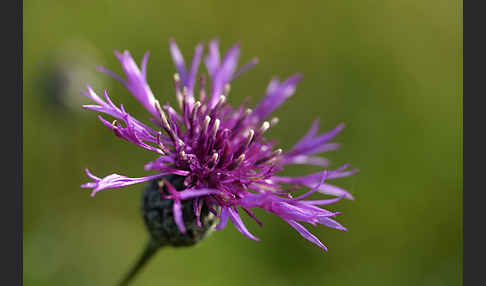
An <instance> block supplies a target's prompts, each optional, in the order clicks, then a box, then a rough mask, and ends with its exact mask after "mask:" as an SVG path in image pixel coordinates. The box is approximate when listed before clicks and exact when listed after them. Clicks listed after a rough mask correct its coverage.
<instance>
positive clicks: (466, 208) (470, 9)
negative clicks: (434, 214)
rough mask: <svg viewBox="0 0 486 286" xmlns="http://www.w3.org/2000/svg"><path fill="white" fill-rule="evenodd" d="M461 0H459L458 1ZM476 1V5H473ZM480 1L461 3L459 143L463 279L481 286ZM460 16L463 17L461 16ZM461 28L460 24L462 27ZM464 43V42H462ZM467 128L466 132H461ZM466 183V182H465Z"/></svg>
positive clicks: (483, 47)
mask: <svg viewBox="0 0 486 286" xmlns="http://www.w3.org/2000/svg"><path fill="white" fill-rule="evenodd" d="M458 1H460V0H458ZM473 3H474V4H476V5H473ZM479 3H480V2H473V1H470V2H467V5H464V8H463V11H464V13H463V15H466V17H464V20H463V23H464V24H463V27H464V29H463V37H464V38H467V44H463V51H464V50H465V51H466V52H463V67H464V71H463V78H464V87H463V91H464V94H466V96H464V100H463V102H464V103H463V106H464V109H463V110H464V116H463V120H464V123H467V124H468V125H467V126H466V125H464V127H463V133H467V134H469V135H468V136H469V137H467V138H468V139H467V141H466V143H465V146H466V148H464V145H462V147H463V148H462V150H461V151H462V153H463V163H464V165H463V174H464V175H463V178H464V177H465V178H466V179H467V180H466V181H464V183H463V185H464V189H465V191H464V192H463V194H464V195H463V202H464V204H463V241H465V242H467V243H464V242H463V245H462V248H463V281H464V284H466V285H482V284H484V282H480V281H484V272H485V270H484V264H485V262H484V259H485V257H486V245H485V243H486V236H485V235H484V234H483V230H484V226H485V223H484V218H485V217H486V215H485V210H486V206H485V203H486V190H485V185H484V178H485V177H486V176H485V167H484V165H485V162H486V156H485V154H486V153H485V147H486V140H485V139H484V136H483V135H484V132H485V127H484V126H485V123H486V120H485V116H484V115H485V105H484V104H481V102H480V100H481V99H484V98H485V96H486V92H485V91H486V89H485V84H484V82H485V72H484V67H485V66H486V58H485V51H486V44H485V43H484V38H485V37H484V26H485V23H484V15H483V14H484V9H481V8H480V6H479V5H478V4H479ZM463 15H462V16H463ZM463 27H460V28H461V29H462V28H463ZM463 42H464V41H463ZM464 131H467V132H464ZM466 183H467V184H466Z"/></svg>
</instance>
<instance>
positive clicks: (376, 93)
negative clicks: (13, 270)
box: [23, 0, 462, 286]
mask: <svg viewBox="0 0 486 286" xmlns="http://www.w3.org/2000/svg"><path fill="white" fill-rule="evenodd" d="M23 3H24V26H23V28H24V50H23V51H24V97H23V98H24V99H23V102H24V106H23V116H24V117H23V120H24V126H23V139H24V143H23V144H24V146H23V147H24V148H23V150H24V151H23V158H24V162H23V163H24V164H23V168H24V177H23V178H24V182H23V198H24V199H23V219H24V220H23V229H24V235H23V249H24V250H23V253H24V256H23V262H24V268H23V269H24V272H23V273H24V283H25V285H114V282H116V281H118V280H119V279H120V277H121V276H122V274H124V273H125V271H127V270H128V268H129V266H130V265H131V264H132V263H133V261H134V259H135V258H136V257H137V256H138V254H139V252H140V251H141V249H142V247H143V245H144V243H145V242H146V240H147V234H146V232H145V229H144V225H143V223H142V219H141V217H140V213H139V206H140V196H141V188H142V186H140V185H138V186H133V187H129V188H126V189H123V190H119V191H111V192H110V191H107V192H103V193H100V194H99V195H97V196H96V198H90V197H89V191H87V190H84V189H80V187H79V185H80V184H82V183H84V182H86V181H88V179H87V177H86V176H85V175H84V171H83V170H84V168H85V167H89V168H90V169H91V170H92V171H93V172H94V173H95V174H97V175H100V176H104V175H107V174H109V173H112V172H117V173H120V174H125V175H128V176H143V175H144V174H146V173H145V171H144V170H143V164H144V162H146V161H148V160H152V159H153V158H154V157H153V154H152V153H151V152H144V150H142V149H140V148H137V147H134V146H132V145H131V144H129V143H127V142H124V141H122V140H119V139H118V138H116V137H115V136H113V134H112V133H110V132H109V131H108V130H107V129H106V128H105V127H104V126H103V125H102V124H101V123H100V122H99V121H98V120H97V119H96V114H95V113H94V112H91V111H83V110H81V107H80V104H81V103H89V100H88V99H86V98H83V97H82V96H81V95H79V89H80V88H82V85H83V84H85V82H89V83H91V84H92V85H93V86H94V87H95V89H96V91H97V92H98V93H101V92H102V90H103V88H107V89H108V92H109V94H110V95H111V97H112V99H113V100H114V101H115V103H124V104H125V106H126V108H127V109H128V110H129V111H130V112H131V113H132V114H133V115H134V116H136V117H138V118H139V119H142V120H145V119H147V117H148V116H147V115H148V114H147V113H146V112H144V110H143V109H142V108H141V107H140V106H139V105H138V104H137V102H136V101H135V100H134V99H133V98H132V97H131V96H130V95H129V93H128V92H127V91H126V90H125V89H124V88H123V87H122V86H121V85H120V84H118V83H117V82H115V81H114V80H112V79H111V78H109V77H108V76H106V75H104V74H102V73H98V72H96V71H95V66H96V65H104V66H106V67H108V68H109V69H112V70H114V71H115V72H117V73H121V69H120V67H119V64H118V62H117V61H116V58H115V57H114V56H113V50H123V49H128V50H130V51H131V53H132V55H133V56H134V57H135V59H136V60H137V62H140V60H141V58H142V56H143V53H144V52H145V51H146V50H150V51H151V56H150V60H149V65H148V80H149V83H150V85H151V87H152V90H153V91H154V93H155V95H156V96H157V97H158V98H159V99H161V100H162V101H165V100H169V101H170V102H172V103H174V102H175V99H174V95H173V94H174V93H173V90H172V83H171V77H172V74H173V73H174V71H175V70H174V68H173V65H172V61H171V58H170V55H169V50H168V39H169V38H170V37H174V38H175V39H176V40H177V43H178V44H179V47H180V48H181V50H182V52H183V54H184V55H185V56H186V59H187V58H188V57H192V52H193V49H194V46H195V45H196V44H197V43H198V42H204V43H207V42H208V40H210V39H211V38H213V37H216V36H217V37H219V38H220V39H221V46H222V48H223V49H225V50H226V49H227V48H229V47H230V46H231V45H232V44H233V43H234V42H235V41H241V44H242V58H241V61H240V63H243V62H245V61H247V60H250V59H251V58H252V57H253V56H257V57H258V58H259V59H260V64H258V65H257V66H256V67H255V68H254V69H253V70H251V71H250V72H249V73H247V74H245V75H243V76H242V77H241V78H239V79H238V80H236V81H235V82H234V83H233V85H232V92H231V94H230V99H229V100H230V102H231V103H232V104H235V105H236V104H239V103H241V102H242V100H243V99H244V98H245V97H247V96H250V97H251V98H252V103H256V102H257V100H258V99H260V98H261V97H262V96H263V94H264V91H265V88H266V86H267V84H268V82H269V81H270V79H271V77H272V76H274V75H278V76H280V77H287V76H289V75H291V74H292V73H294V72H301V73H302V74H303V75H304V80H303V81H302V82H301V83H300V84H299V86H298V88H297V92H296V94H295V95H294V96H293V97H292V98H290V99H289V100H288V101H287V102H286V104H284V105H283V107H282V108H280V109H279V110H278V111H277V112H276V115H277V116H279V117H280V119H281V121H280V123H279V124H278V125H277V126H276V127H275V128H273V130H271V133H270V134H271V136H272V137H275V138H278V139H279V145H280V146H282V147H283V148H289V147H290V146H291V145H292V144H293V143H294V142H296V140H298V139H299V138H300V137H301V136H302V135H303V134H304V133H305V131H306V130H307V128H308V127H309V126H310V124H311V123H312V121H313V120H314V119H315V118H318V117H319V118H321V123H322V126H321V131H324V130H328V129H330V128H332V127H334V126H335V125H336V124H338V123H339V122H343V121H344V122H346V124H347V128H346V129H345V130H344V132H342V134H340V135H339V136H338V137H337V140H336V141H337V142H340V143H342V148H341V149H340V150H339V151H338V152H332V153H327V154H325V155H326V156H328V157H329V158H330V159H332V160H333V164H332V167H337V166H339V165H340V164H342V163H346V162H350V163H351V164H352V165H353V166H355V167H357V168H359V169H360V170H361V172H360V173H359V174H358V175H355V176H353V177H351V178H346V179H343V180H340V181H336V183H337V184H338V185H339V186H343V187H346V188H348V189H349V190H350V191H351V192H352V194H353V195H354V196H355V197H356V199H355V200H354V201H342V202H339V203H338V204H336V205H333V206H332V207H331V208H332V209H333V210H339V211H342V212H343V214H342V215H341V216H340V218H339V221H340V222H342V223H343V224H344V225H345V226H346V227H348V228H349V232H347V233H346V232H339V231H335V230H333V229H328V228H325V227H320V228H311V230H312V232H313V233H315V234H316V235H317V236H318V237H319V238H320V239H321V240H322V241H323V242H324V243H325V244H326V245H327V246H328V248H329V251H328V252H322V251H321V250H320V249H319V248H317V247H316V246H314V245H313V244H311V243H309V242H308V241H306V240H304V239H302V238H301V237H300V236H299V235H298V233H297V232H296V231H295V230H293V229H292V228H291V227H290V226H288V225H286V224H285V223H284V222H282V221H281V220H280V219H279V218H278V217H274V216H271V215H267V214H266V213H263V212H258V216H259V217H260V218H261V220H262V221H263V222H264V225H265V226H264V227H263V228H259V227H258V226H257V225H256V224H254V223H253V222H249V221H248V220H245V221H247V222H248V224H247V225H248V226H249V228H250V230H251V231H252V232H253V233H254V234H256V235H257V236H258V237H259V238H260V239H261V241H260V242H254V241H252V240H249V239H247V238H245V237H243V236H242V235H240V234H239V233H238V231H237V230H235V228H234V227H232V226H229V227H227V228H226V229H225V230H224V231H221V232H216V233H214V234H213V235H211V236H210V237H208V238H207V239H206V240H205V241H203V242H202V243H201V244H199V245H197V246H196V247H194V248H187V249H166V250H164V251H162V252H160V253H158V255H157V256H156V257H155V258H154V259H153V260H152V261H151V262H150V264H149V265H148V267H146V269H145V270H144V272H142V273H141V275H140V276H139V277H138V279H137V280H136V282H135V283H134V285H334V286H338V285H360V286H364V285H374V286H377V285H394V286H398V285H429V286H430V285H458V284H462V283H461V279H462V270H461V268H462V223H461V221H462V176H461V175H460V174H461V173H462V149H461V148H462V128H461V126H462V92H461V89H462V58H461V56H460V52H462V34H461V33H462V28H461V29H459V28H458V24H459V23H461V26H462V20H461V19H460V18H458V15H460V14H462V12H461V9H462V3H461V2H457V1H449V0H447V1H444V0H441V1H439V0H433V1H419V0H411V1H404V0H398V1H300V2H298V1H253V0H252V1H238V2H237V1H182V0H179V1H155V0H154V1H113V0H101V1H100V0H96V1H95V0H87V1H54V0H42V1H41V0H24V2H23ZM458 11H459V13H458ZM56 68H57V70H58V73H57V74H58V75H61V76H65V77H68V78H70V79H71V82H70V83H69V85H68V86H65V87H63V88H64V89H62V88H61V90H62V91H64V92H63V94H65V95H66V96H67V95H71V97H68V98H70V99H68V100H67V101H66V102H64V103H62V104H61V103H59V102H58V103H55V100H52V93H53V89H52V88H48V87H49V86H50V85H52V82H49V80H50V79H51V80H52V79H53V76H52V71H53V70H56ZM46 87H47V88H46ZM73 90H74V91H73ZM72 94H74V96H72ZM315 170H316V169H315V168H301V167H299V168H290V169H288V170H286V171H285V173H286V174H288V175H297V174H305V173H306V172H310V171H315Z"/></svg>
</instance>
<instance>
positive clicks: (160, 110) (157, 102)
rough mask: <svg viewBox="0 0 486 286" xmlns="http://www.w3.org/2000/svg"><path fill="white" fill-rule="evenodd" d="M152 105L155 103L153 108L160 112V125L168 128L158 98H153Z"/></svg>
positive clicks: (167, 122)
mask: <svg viewBox="0 0 486 286" xmlns="http://www.w3.org/2000/svg"><path fill="white" fill-rule="evenodd" d="M154 105H155V108H156V109H157V111H158V112H159V114H160V119H161V122H162V127H164V128H166V129H169V130H170V125H169V121H167V117H166V116H165V112H164V111H163V110H162V107H160V103H159V101H158V100H155V103H154Z"/></svg>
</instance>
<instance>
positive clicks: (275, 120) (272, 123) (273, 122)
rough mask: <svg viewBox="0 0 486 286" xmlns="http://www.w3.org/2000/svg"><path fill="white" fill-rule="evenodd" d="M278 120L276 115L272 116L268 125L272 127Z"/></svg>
mask: <svg viewBox="0 0 486 286" xmlns="http://www.w3.org/2000/svg"><path fill="white" fill-rule="evenodd" d="M279 121H280V120H279V119H278V117H274V118H272V120H270V127H273V126H275V125H277V123H278V122H279Z"/></svg>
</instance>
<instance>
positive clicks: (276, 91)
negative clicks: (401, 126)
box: [82, 40, 357, 249]
mask: <svg viewBox="0 0 486 286" xmlns="http://www.w3.org/2000/svg"><path fill="white" fill-rule="evenodd" d="M170 51H171V54H172V58H173V60H174V64H175V67H176V70H177V73H176V74H175V76H174V85H175V94H176V98H177V102H178V105H179V106H178V108H179V111H176V110H175V109H174V108H172V107H171V106H169V105H167V104H164V105H162V104H161V103H160V102H159V101H158V100H157V99H156V98H155V97H154V94H153V93H152V91H151V89H150V87H149V85H148V83H147V80H146V72H147V62H148V55H149V54H148V53H146V54H145V56H144V57H143V60H142V63H141V66H140V68H139V67H138V66H137V64H136V63H135V61H134V60H133V58H132V57H131V55H130V53H129V52H128V51H125V52H123V53H119V52H116V53H115V55H116V56H117V57H118V59H119V61H120V63H121V65H122V68H123V71H124V73H125V78H123V77H120V76H118V75H116V74H114V73H112V72H111V71H109V70H107V69H105V68H100V70H101V71H103V72H105V73H107V74H108V75H110V76H112V77H113V78H115V79H117V80H119V81H120V82H121V83H122V84H124V85H125V87H126V88H127V89H128V90H129V91H130V92H131V94H132V95H133V96H134V97H135V99H137V100H138V101H139V102H140V103H141V104H142V105H143V106H144V107H145V109H147V111H148V112H149V114H150V115H151V116H152V118H150V121H151V125H150V126H149V125H148V124H144V123H142V122H140V121H138V120H137V119H135V118H134V117H132V116H131V115H130V114H128V113H127V111H126V110H125V109H124V107H123V105H120V107H118V106H117V105H115V104H114V103H113V102H112V101H111V99H110V98H109V96H108V94H107V92H106V91H105V92H104V99H102V98H101V97H99V96H98V95H97V94H96V93H95V92H94V91H93V90H92V89H91V88H90V87H89V86H88V88H87V91H86V92H85V93H84V94H85V95H86V96H88V97H89V98H90V99H92V100H93V101H94V102H95V103H96V105H85V106H84V107H85V108H87V109H91V110H95V111H98V112H101V113H104V114H107V115H109V116H111V117H114V118H115V119H116V120H115V121H113V122H110V121H107V120H105V119H104V118H103V117H101V116H99V119H100V120H101V121H102V122H103V124H105V125H106V126H107V127H108V128H109V129H111V130H112V131H113V133H114V134H115V135H116V136H117V137H120V138H122V139H125V140H127V141H130V142H132V143H134V144H135V145H137V146H139V147H141V148H144V149H147V150H149V151H152V152H154V153H155V156H157V158H156V159H155V160H154V161H152V162H148V163H146V164H145V170H147V171H153V172H154V173H155V174H152V175H149V176H145V177H139V178H129V177H125V176H122V175H118V174H111V175H109V176H106V177H104V178H99V177H96V176H94V175H92V174H91V173H90V172H89V171H88V170H86V173H87V174H88V176H89V177H90V178H91V179H92V180H93V181H92V182H89V183H86V184H84V185H82V187H84V188H91V189H93V191H92V193H91V196H94V195H95V194H96V193H97V192H99V191H102V190H105V189H114V188H120V187H124V186H129V185H133V184H138V183H142V182H147V181H152V183H153V184H155V183H157V184H159V183H160V194H157V196H159V195H160V198H161V199H163V200H170V201H171V208H172V212H171V215H173V220H174V221H173V224H174V225H176V226H177V230H178V231H179V232H180V234H185V233H186V232H187V231H188V230H187V227H188V226H187V225H186V224H188V223H191V224H192V222H188V221H187V220H186V219H184V215H185V214H184V209H186V208H187V205H188V203H189V204H191V205H192V206H193V208H190V209H191V210H192V213H193V215H194V218H195V222H194V224H193V225H192V226H191V227H190V228H191V229H194V227H202V225H204V223H201V217H203V216H202V215H201V213H202V212H206V213H207V214H212V215H213V216H214V217H217V218H218V219H219V223H218V224H217V226H216V229H217V230H221V229H223V228H224V227H225V226H226V225H227V223H228V220H229V221H231V222H232V224H233V225H234V226H235V227H236V228H237V229H238V230H239V231H240V232H241V233H242V234H244V235H245V236H247V237H248V238H251V239H253V240H258V238H256V237H255V236H254V235H253V234H251V233H250V231H249V230H248V229H247V227H246V226H245V224H244V223H243V221H242V219H241V217H240V214H241V211H242V210H243V211H244V212H246V213H247V214H248V215H249V216H250V217H252V218H253V219H254V220H255V221H256V222H257V223H258V224H261V222H260V221H258V219H257V218H256V217H255V215H254V213H253V211H252V210H253V209H255V208H260V209H264V210H265V211H268V212H270V213H273V214H275V215H277V216H279V217H280V218H282V219H283V220H285V221H286V222H287V223H288V224H289V225H290V226H292V227H293V228H294V229H296V230H297V231H298V232H299V233H300V234H301V235H302V236H303V237H304V238H306V239H307V240H309V241H311V242H312V243H314V244H316V245H318V246H319V247H321V248H323V249H326V247H325V246H324V245H323V244H322V243H321V242H320V241H319V240H318V239H317V238H316V237H315V236H314V235H313V234H311V233H310V232H309V231H308V230H307V229H306V228H305V227H304V226H303V225H302V224H301V223H302V222H304V223H310V224H312V225H316V224H321V225H325V226H328V227H331V228H335V229H338V230H346V229H345V228H344V227H343V226H342V225H341V224H339V223H338V222H337V221H335V220H334V219H333V218H334V217H335V216H336V215H337V214H338V213H335V212H331V211H328V210H326V209H323V208H321V207H319V206H322V205H327V204H331V203H334V202H336V201H338V200H340V199H342V198H348V199H352V196H351V194H349V193H348V192H347V191H346V190H343V189H341V188H339V187H337V186H334V185H330V184H328V181H329V180H332V179H335V178H340V177H345V176H349V175H351V174H353V173H355V172H356V171H357V170H349V169H348V167H349V166H348V165H345V166H342V167H340V168H338V169H335V170H327V169H326V170H324V171H320V172H317V173H313V174H310V175H307V176H301V177H287V176H278V175H277V173H278V172H280V171H282V170H283V169H284V167H285V166H286V165H289V164H308V165H316V166H321V167H327V166H328V163H329V162H328V161H327V160H326V159H324V158H321V157H318V156H316V154H318V153H322V152H325V151H330V150H335V149H337V148H338V145H337V144H336V143H332V142H330V141H331V140H332V139H333V138H334V137H335V136H336V135H337V134H338V133H339V132H340V131H341V130H342V129H343V127H344V126H343V124H340V125H338V126H337V127H336V128H335V129H333V130H331V131H330V132H327V133H323V134H318V128H319V126H318V121H315V122H314V124H313V125H312V127H311V129H310V130H309V131H308V133H307V134H306V135H305V136H304V137H303V138H302V139H301V140H300V141H299V142H297V144H295V146H293V147H292V148H291V149H290V150H289V151H288V152H284V151H283V150H282V149H278V148H276V143H275V142H274V141H272V140H267V139H266V137H265V135H266V133H267V131H268V129H269V128H271V127H272V126H273V125H275V124H276V123H277V122H278V119H277V118H269V115H270V114H271V113H272V112H273V111H274V110H275V109H277V108H278V107H279V106H280V105H281V104H282V103H283V102H284V101H285V100H286V99H287V98H288V97H290V96H292V95H293V94H294V92H295V89H296V85H297V83H298V82H299V81H300V80H301V76H300V75H299V74H296V75H293V76H290V77H289V78H287V79H286V80H283V81H279V80H278V79H277V78H275V79H273V80H272V81H271V82H270V84H269V86H268V88H267V90H266V94H265V97H264V98H263V99H262V100H261V101H260V102H259V103H258V104H257V105H256V106H255V107H254V108H253V109H251V108H248V106H246V105H245V104H244V105H243V106H240V107H237V108H234V107H232V106H230V105H229V104H228V95H229V91H230V83H231V82H232V80H234V79H235V78H236V77H238V76H240V75H241V74H242V73H244V72H246V71H247V70H248V69H250V68H251V67H253V66H254V65H255V64H256V63H257V60H256V59H254V60H252V61H250V62H249V63H247V64H246V65H244V66H243V67H242V68H240V69H237V63H238V58H239V55H240V48H239V45H238V44H236V45H234V46H233V47H232V48H230V49H229V51H228V52H227V53H226V54H225V55H224V57H223V58H220V53H219V47H218V41H217V40H214V41H211V42H210V43H209V52H208V54H207V55H206V56H205V57H204V59H203V46H202V45H198V46H197V47H196V49H195V52H194V56H193V58H192V62H191V64H190V65H189V67H188V68H187V67H186V63H185V61H184V58H183V56H182V54H181V52H180V51H179V49H178V47H177V45H176V44H175V42H174V41H170ZM201 61H203V62H204V64H205V66H206V69H207V75H208V76H209V77H208V79H209V80H208V83H209V88H208V87H207V86H206V78H205V76H204V75H200V76H199V77H198V68H199V65H200V62H201ZM197 82H199V85H198V89H197V88H196V83H197ZM170 176H172V178H181V180H182V181H181V184H180V185H181V186H180V187H179V188H175V187H174V186H172V185H171V182H170V180H167V178H168V177H170ZM174 176H175V177H174ZM154 182H155V183H154ZM154 186H155V188H156V185H154ZM300 187H305V188H310V190H308V191H306V192H304V193H303V194H300V195H298V194H295V193H294V194H293V195H292V194H291V192H293V190H295V189H298V188H300ZM316 192H319V193H322V194H327V195H332V196H335V198H330V199H323V200H310V199H308V198H309V196H310V195H311V194H313V193H316Z"/></svg>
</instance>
